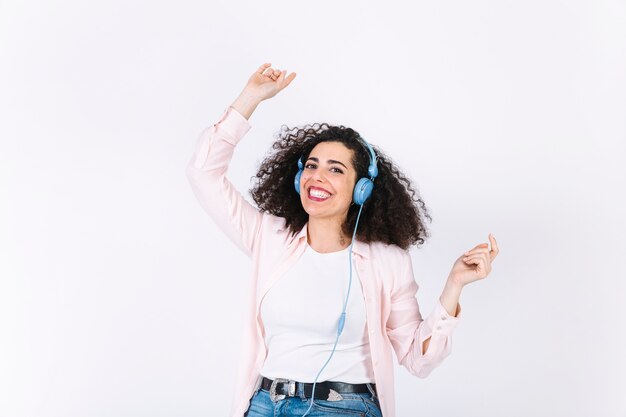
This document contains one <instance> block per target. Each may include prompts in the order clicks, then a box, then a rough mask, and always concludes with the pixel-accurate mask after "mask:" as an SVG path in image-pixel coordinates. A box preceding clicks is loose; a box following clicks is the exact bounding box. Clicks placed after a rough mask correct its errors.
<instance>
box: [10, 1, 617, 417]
mask: <svg viewBox="0 0 626 417" xmlns="http://www.w3.org/2000/svg"><path fill="white" fill-rule="evenodd" d="M624 22H626V4H625V3H624V2H623V1H609V0H599V1H598V0H595V1H591V0H589V1H553V0H550V1H546V0H541V1H523V2H522V1H518V2H513V1H496V0H492V1H485V0H482V1H471V2H470V1H457V0H453V1H427V2H426V1H421V2H386V3H384V4H383V3H382V2H380V3H373V2H362V1H344V2H339V1H338V2H330V1H315V2H294V1H292V2H283V1H274V2H261V1H256V2H244V1H225V0H224V1H203V2H201V1H195V2H193V1H178V2H159V1H156V2H155V1H145V0H144V1H141V0H126V1H120V0H111V1H106V2H104V1H101V2H81V1H69V0H68V1H60V0H54V1H14V0H3V1H1V2H0V60H1V64H0V120H1V125H0V138H1V142H0V416H1V417H87V416H89V417H108V416H116V417H126V416H128V417H130V416H154V417H156V416H189V417H194V416H198V417H199V416H225V415H227V413H228V410H229V408H230V403H231V399H232V397H233V395H235V392H234V374H235V367H236V365H237V363H236V361H237V358H238V356H239V351H240V344H239V342H240V332H241V327H242V324H243V317H242V315H241V309H242V300H241V295H242V293H243V290H244V288H245V285H247V283H248V281H249V273H250V270H251V266H250V263H249V260H248V258H246V257H245V255H244V254H243V253H240V252H239V251H238V250H237V248H236V247H235V246H234V245H233V244H232V243H231V242H230V241H229V240H228V239H227V238H226V237H225V236H224V235H222V234H221V232H220V231H219V229H218V228H217V227H216V226H215V225H214V224H213V222H212V220H211V219H210V218H209V217H208V216H207V215H206V214H205V213H204V212H203V211H202V210H201V208H200V206H199V204H198V203H197V201H196V200H195V197H194V196H193V194H192V191H191V188H190V186H189V184H188V182H187V179H186V176H185V167H186V164H187V162H188V161H189V159H190V158H191V154H192V152H193V148H194V145H195V143H196V140H197V138H198V135H199V134H200V132H201V131H202V130H203V129H204V128H205V127H208V126H210V125H211V124H212V123H213V122H215V121H217V119H218V117H219V116H220V115H221V114H222V112H223V111H224V110H225V109H226V108H227V106H228V105H230V104H231V103H232V101H233V100H234V99H235V98H236V96H237V95H238V94H239V92H240V91H241V89H242V88H243V86H244V85H245V83H246V81H247V79H248V77H249V76H250V74H251V73H252V72H253V71H254V70H255V69H256V68H257V67H258V66H259V65H261V64H262V63H264V62H271V63H272V64H273V66H275V67H277V68H280V69H286V70H287V71H288V72H291V71H295V72H297V77H296V79H295V80H294V81H293V83H292V84H291V85H290V86H289V87H288V88H287V89H286V90H284V91H282V92H281V93H280V94H279V95H278V96H276V97H275V98H273V99H271V100H269V101H266V102H264V103H262V104H261V105H260V106H259V107H258V109H257V111H256V112H255V113H254V114H253V116H252V117H251V119H250V123H251V125H252V129H251V131H250V132H249V133H248V134H247V136H246V137H245V138H244V140H243V141H242V142H241V143H240V145H239V146H238V147H237V149H236V152H235V156H234V158H233V161H232V164H231V167H230V171H229V177H230V179H231V180H232V182H233V183H235V185H236V186H237V188H238V189H239V190H241V191H242V192H244V194H245V195H246V196H248V198H249V195H248V193H247V190H248V188H249V187H250V185H251V181H250V179H251V177H252V176H253V175H254V173H255V172H256V169H257V168H258V165H259V163H260V161H261V160H262V158H263V157H264V156H265V154H266V152H267V151H268V149H269V147H270V145H271V143H272V142H273V140H274V134H275V133H276V132H277V131H278V130H279V129H280V126H281V125H283V124H286V125H288V126H295V125H300V124H304V123H312V122H323V121H324V122H328V123H334V124H343V125H346V126H350V127H352V128H354V129H356V130H357V131H358V132H359V133H360V134H361V135H362V136H363V137H364V138H366V139H367V140H368V141H370V142H371V143H373V144H375V145H377V146H379V147H381V148H382V149H383V150H384V151H385V152H386V153H387V154H388V155H389V156H390V157H391V158H392V159H393V160H394V162H395V163H396V164H397V165H398V166H400V167H401V169H402V170H403V171H404V172H405V173H406V174H407V176H409V177H410V178H411V179H412V180H413V183H414V185H415V187H416V188H417V189H418V190H419V193H420V195H421V197H422V198H423V199H424V200H425V202H426V204H427V206H428V208H429V209H430V211H431V215H432V216H433V222H432V223H431V224H429V228H430V232H431V238H430V239H429V240H427V241H426V243H425V244H424V245H423V246H422V247H420V248H415V247H414V248H412V250H411V255H412V259H413V264H414V272H415V278H416V281H417V282H418V284H419V291H418V294H417V299H418V301H419V304H420V308H421V311H422V313H423V314H428V313H429V312H430V311H431V310H432V308H433V306H434V304H435V302H436V300H437V298H438V297H439V295H440V293H441V290H442V289H443V285H444V282H445V279H446V277H447V275H448V272H449V271H450V268H451V267H452V264H453V262H454V260H455V259H456V258H457V257H458V256H460V255H461V254H462V253H463V252H464V251H466V250H468V249H471V248H473V247H474V246H475V245H477V244H479V243H482V242H487V241H488V238H487V235H488V233H489V232H492V233H494V235H495V237H496V239H497V240H498V242H499V246H500V255H499V256H498V258H497V259H496V260H495V261H494V263H493V271H492V272H491V274H490V275H489V276H488V277H487V278H486V279H485V280H481V281H478V282H476V283H473V284H470V285H469V286H468V287H466V288H465V289H464V291H463V293H462V295H461V305H462V307H463V318H462V321H461V322H460V324H459V326H458V328H457V330H456V332H455V333H454V336H453V352H452V354H451V356H449V357H448V358H447V359H446V360H445V361H444V363H442V365H441V366H440V367H439V368H437V369H435V370H434V371H433V373H432V374H431V375H430V376H429V377H428V378H425V379H419V378H416V377H414V376H412V375H411V374H409V373H408V372H407V371H406V369H404V368H402V367H400V366H397V369H396V371H397V372H396V384H397V388H396V395H397V400H396V403H397V409H398V416H431V417H432V416H438V417H439V416H440V417H444V416H464V417H478V416H480V417H496V416H498V417H500V416H510V417H518V416H519V417H522V416H524V417H526V416H533V417H535V416H568V417H574V416H575V417H579V416H580V417H583V416H594V417H596V416H602V417H618V416H619V417H624V416H626V399H625V398H626V397H624V395H623V394H624V391H625V389H626V382H625V380H624V376H623V375H624V372H625V371H626V360H625V359H624V357H623V353H624V352H625V351H626V335H625V333H626V326H625V324H624V321H625V319H626V308H625V307H624V299H626V284H625V283H624V281H625V279H626V273H625V268H624V259H625V258H624V253H625V251H626V244H625V243H624V237H625V234H626V221H625V220H624V214H625V213H626V197H625V194H624V190H626V168H625V164H624V159H625V158H626V82H625V77H626V25H625V24H624ZM311 318H312V319H314V313H312V314H311Z"/></svg>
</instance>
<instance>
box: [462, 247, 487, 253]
mask: <svg viewBox="0 0 626 417" xmlns="http://www.w3.org/2000/svg"><path fill="white" fill-rule="evenodd" d="M480 252H484V253H489V249H487V248H486V247H484V246H480V247H478V248H474V249H470V250H468V251H467V252H465V253H464V254H463V255H470V254H474V253H480Z"/></svg>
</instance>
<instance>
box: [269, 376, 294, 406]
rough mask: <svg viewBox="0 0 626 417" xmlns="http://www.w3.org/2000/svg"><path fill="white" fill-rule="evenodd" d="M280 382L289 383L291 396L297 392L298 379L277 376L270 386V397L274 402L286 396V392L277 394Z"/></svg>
mask: <svg viewBox="0 0 626 417" xmlns="http://www.w3.org/2000/svg"><path fill="white" fill-rule="evenodd" d="M279 383H283V384H284V383H289V396H290V397H293V396H294V395H295V394H296V381H290V380H289V379H283V378H276V379H274V380H273V381H272V385H271V386H270V398H271V399H272V402H276V401H279V400H282V399H284V398H285V397H286V395H285V394H276V385H277V384H279Z"/></svg>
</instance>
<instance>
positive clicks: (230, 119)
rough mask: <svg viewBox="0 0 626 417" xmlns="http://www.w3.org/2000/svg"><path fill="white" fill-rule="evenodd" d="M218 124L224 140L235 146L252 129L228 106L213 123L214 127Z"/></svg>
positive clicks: (239, 114) (244, 119)
mask: <svg viewBox="0 0 626 417" xmlns="http://www.w3.org/2000/svg"><path fill="white" fill-rule="evenodd" d="M218 124H219V128H220V130H221V131H222V133H223V138H224V140H225V141H226V142H228V143H230V144H232V145H236V144H237V143H238V142H239V141H240V140H241V138H243V137H244V136H245V134H246V133H247V132H248V130H250V128H252V125H250V122H249V121H248V119H246V118H245V117H244V116H243V115H242V114H241V113H239V112H238V111H237V110H235V109H234V108H233V107H232V106H228V107H227V108H226V109H225V110H224V113H222V116H221V117H220V118H219V119H218V121H217V122H215V123H214V125H218Z"/></svg>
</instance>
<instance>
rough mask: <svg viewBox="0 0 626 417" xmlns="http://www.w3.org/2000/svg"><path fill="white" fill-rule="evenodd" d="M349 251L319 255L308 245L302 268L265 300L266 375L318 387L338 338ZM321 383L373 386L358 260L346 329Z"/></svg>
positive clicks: (289, 274) (299, 265) (296, 267)
mask: <svg viewBox="0 0 626 417" xmlns="http://www.w3.org/2000/svg"><path fill="white" fill-rule="evenodd" d="M349 249H350V246H348V247H347V248H345V249H343V250H341V251H338V252H331V253H319V252H316V251H315V250H313V248H311V247H310V246H308V245H307V247H306V250H305V251H304V253H303V255H302V257H301V258H300V259H299V260H298V262H296V264H295V265H294V266H293V267H292V268H291V269H290V270H289V271H288V272H287V273H286V274H285V276H283V277H282V278H281V279H279V280H278V282H276V284H274V286H273V287H272V288H271V289H270V290H269V291H268V292H267V293H266V294H265V296H264V298H263V301H262V303H261V320H262V321H263V325H264V328H265V344H266V346H267V350H268V353H267V357H266V358H265V363H264V365H263V368H262V369H261V375H263V376H265V377H267V378H271V379H275V378H286V379H291V380H296V381H299V382H314V381H315V377H316V375H317V373H318V372H319V370H320V369H321V368H322V366H323V365H324V363H326V361H327V360H328V357H329V356H330V353H331V352H332V350H333V345H334V343H335V339H336V337H337V325H338V321H339V317H340V316H341V312H342V309H343V303H344V301H345V299H346V295H347V292H348V283H349V279H350V267H349V263H348V261H349V253H348V250H349ZM317 381H318V382H322V381H341V382H347V383H353V384H360V383H366V382H372V383H373V382H374V374H373V370H372V365H371V356H370V350H369V341H368V336H367V321H366V316H365V300H364V298H363V292H362V289H361V283H360V281H359V277H358V275H357V271H356V268H355V267H354V256H353V266H352V286H351V288H350V298H349V300H348V306H347V309H346V321H345V325H344V329H343V332H342V334H341V336H339V341H338V342H337V348H336V349H335V353H334V354H333V357H332V358H331V360H330V362H329V363H328V365H327V366H326V368H325V369H324V371H323V372H322V373H321V374H320V376H319V378H318V380H317Z"/></svg>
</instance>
